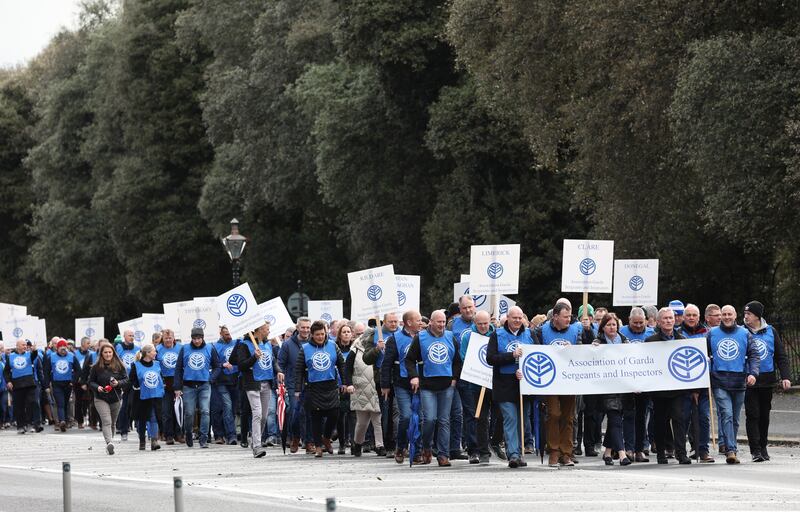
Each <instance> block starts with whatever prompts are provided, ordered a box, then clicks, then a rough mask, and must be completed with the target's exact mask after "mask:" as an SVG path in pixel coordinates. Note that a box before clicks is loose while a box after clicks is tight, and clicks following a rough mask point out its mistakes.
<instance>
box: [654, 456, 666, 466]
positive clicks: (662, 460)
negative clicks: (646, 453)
mask: <svg viewBox="0 0 800 512" xmlns="http://www.w3.org/2000/svg"><path fill="white" fill-rule="evenodd" d="M656 462H658V463H659V464H669V460H668V459H667V458H666V457H664V456H663V455H658V456H657V457H656Z"/></svg>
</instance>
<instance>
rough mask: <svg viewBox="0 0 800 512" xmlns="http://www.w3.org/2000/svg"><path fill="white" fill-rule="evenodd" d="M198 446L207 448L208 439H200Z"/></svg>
mask: <svg viewBox="0 0 800 512" xmlns="http://www.w3.org/2000/svg"><path fill="white" fill-rule="evenodd" d="M200 448H208V441H206V440H205V439H201V440H200Z"/></svg>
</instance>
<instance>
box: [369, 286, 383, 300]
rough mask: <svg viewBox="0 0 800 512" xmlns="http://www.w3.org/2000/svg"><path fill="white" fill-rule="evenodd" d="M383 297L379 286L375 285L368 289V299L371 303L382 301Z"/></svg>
mask: <svg viewBox="0 0 800 512" xmlns="http://www.w3.org/2000/svg"><path fill="white" fill-rule="evenodd" d="M381 297H383V290H381V287H380V286H378V285H377V284H373V285H372V286H370V287H369V288H367V298H368V299H369V300H371V301H373V302H374V301H376V300H380V298H381Z"/></svg>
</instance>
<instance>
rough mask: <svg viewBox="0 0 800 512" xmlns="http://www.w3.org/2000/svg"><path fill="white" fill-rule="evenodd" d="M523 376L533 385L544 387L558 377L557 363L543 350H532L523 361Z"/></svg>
mask: <svg viewBox="0 0 800 512" xmlns="http://www.w3.org/2000/svg"><path fill="white" fill-rule="evenodd" d="M522 376H523V377H525V380H526V381H527V382H528V384H530V385H531V386H533V387H535V388H544V387H547V386H549V385H550V384H552V383H553V380H555V378H556V365H555V363H554V362H553V360H552V359H550V356H548V355H547V354H545V353H543V352H531V353H530V354H528V356H527V357H526V358H525V359H524V360H523V362H522Z"/></svg>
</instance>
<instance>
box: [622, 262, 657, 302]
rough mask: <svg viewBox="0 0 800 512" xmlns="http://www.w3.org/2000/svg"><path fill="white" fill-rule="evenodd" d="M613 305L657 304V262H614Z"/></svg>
mask: <svg viewBox="0 0 800 512" xmlns="http://www.w3.org/2000/svg"><path fill="white" fill-rule="evenodd" d="M613 303H614V305H615V306H646V305H649V304H658V260H614V302H613Z"/></svg>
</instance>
